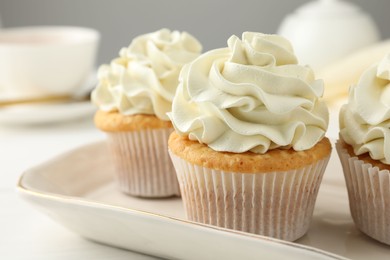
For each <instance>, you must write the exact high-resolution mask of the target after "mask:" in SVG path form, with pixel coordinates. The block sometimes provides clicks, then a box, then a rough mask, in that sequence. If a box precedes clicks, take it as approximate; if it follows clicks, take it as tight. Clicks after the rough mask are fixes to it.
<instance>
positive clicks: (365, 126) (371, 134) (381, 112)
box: [339, 54, 390, 164]
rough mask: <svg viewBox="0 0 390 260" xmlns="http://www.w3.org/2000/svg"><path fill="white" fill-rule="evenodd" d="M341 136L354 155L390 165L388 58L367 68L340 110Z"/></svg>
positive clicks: (389, 74)
mask: <svg viewBox="0 0 390 260" xmlns="http://www.w3.org/2000/svg"><path fill="white" fill-rule="evenodd" d="M339 120H340V135H341V137H342V138H343V140H344V141H345V142H346V143H347V144H349V145H351V146H352V147H353V150H354V153H355V154H356V155H361V154H364V153H369V155H370V157H371V158H372V159H374V160H379V161H381V162H382V163H385V164H390V54H388V55H386V56H385V57H384V58H383V59H382V60H381V61H380V62H379V63H378V64H375V65H373V66H371V67H370V68H368V69H367V70H366V71H365V72H364V73H363V74H362V76H361V77H360V79H359V82H358V83H357V85H355V86H352V87H351V88H350V90H349V96H348V103H347V104H345V105H343V107H342V108H341V110H340V117H339Z"/></svg>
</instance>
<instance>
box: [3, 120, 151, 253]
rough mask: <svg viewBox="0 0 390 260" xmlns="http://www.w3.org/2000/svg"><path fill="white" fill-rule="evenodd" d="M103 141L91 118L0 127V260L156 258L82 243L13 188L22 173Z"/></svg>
mask: <svg viewBox="0 0 390 260" xmlns="http://www.w3.org/2000/svg"><path fill="white" fill-rule="evenodd" d="M102 138H104V134H103V133H101V132H99V131H98V130H96V129H95V127H94V125H93V122H92V120H91V119H90V118H89V119H84V120H79V121H75V122H66V123H62V124H57V125H41V126H19V127H15V126H4V125H1V124H0V259H30V260H33V259H39V260H46V259H51V260H52V259H64V260H65V259H66V260H68V259H72V260H74V259H76V260H77V259H95V260H98V259H110V260H114V259H118V260H119V259H155V258H153V257H150V256H146V255H141V254H137V253H134V252H130V251H126V250H121V249H116V248H112V247H108V246H105V245H100V244H97V243H94V242H91V241H88V240H86V239H83V238H81V237H80V236H78V235H76V234H74V233H72V232H71V231H69V230H67V229H65V228H63V227H62V226H60V225H59V224H57V223H56V222H54V221H53V220H51V219H50V218H49V217H48V216H46V215H44V214H43V213H41V212H39V211H37V210H36V209H35V208H33V207H31V206H30V205H29V204H28V203H27V202H25V201H23V200H22V199H21V198H20V197H18V194H17V192H16V183H17V181H18V178H19V176H20V175H21V174H22V172H23V171H24V170H25V169H28V168H30V167H31V166H34V165H36V164H39V163H41V162H44V161H46V160H47V159H49V158H51V157H53V156H55V155H57V154H60V153H63V152H65V151H67V150H70V149H73V148H75V147H77V146H80V145H83V144H86V143H89V142H93V141H96V140H101V139H102Z"/></svg>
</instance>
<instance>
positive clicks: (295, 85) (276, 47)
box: [168, 32, 328, 153]
mask: <svg viewBox="0 0 390 260" xmlns="http://www.w3.org/2000/svg"><path fill="white" fill-rule="evenodd" d="M323 90H324V89H323V82H322V81H321V80H315V78H314V73H313V71H312V70H311V69H310V68H309V67H307V66H301V65H298V64H297V59H296V57H295V55H294V53H293V50H292V47H291V45H290V43H289V42H288V41H287V40H286V39H285V38H283V37H280V36H277V35H265V34H261V33H252V32H245V33H244V34H243V35H242V40H240V39H239V38H238V37H236V36H232V37H230V38H229V40H228V47H227V48H222V49H216V50H212V51H209V52H207V53H205V54H203V55H201V56H199V57H198V58H197V59H195V60H194V61H193V62H191V63H190V64H187V65H186V66H184V68H183V70H182V72H181V74H180V84H179V87H178V89H177V92H176V95H175V98H174V100H173V103H172V112H171V113H169V114H168V115H169V117H170V118H171V121H172V123H173V125H174V127H175V129H176V131H177V132H178V133H179V134H181V135H186V136H187V135H188V137H189V138H190V139H191V140H197V141H199V142H201V143H205V144H207V145H208V146H209V147H210V148H212V149H214V150H216V151H228V152H236V153H241V152H246V151H252V152H255V153H265V152H267V151H268V150H269V149H274V148H278V147H281V148H290V147H292V148H293V149H295V150H297V151H300V150H306V149H310V148H312V147H313V146H314V145H315V144H316V143H317V142H318V141H320V140H321V139H322V138H323V137H324V134H325V131H326V129H327V126H328V109H327V107H326V105H325V103H324V102H322V101H320V100H319V97H321V96H322V94H323Z"/></svg>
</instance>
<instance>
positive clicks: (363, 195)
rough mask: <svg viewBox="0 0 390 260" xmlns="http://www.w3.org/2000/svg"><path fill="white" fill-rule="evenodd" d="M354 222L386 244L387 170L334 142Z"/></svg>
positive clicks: (389, 239) (389, 214)
mask: <svg viewBox="0 0 390 260" xmlns="http://www.w3.org/2000/svg"><path fill="white" fill-rule="evenodd" d="M336 149H337V152H338V155H339V157H340V161H341V165H342V167H343V171H344V177H345V182H346V185H347V190H348V198H349V207H350V211H351V215H352V218H353V220H354V222H355V225H356V227H357V228H358V229H360V230H361V231H362V232H363V233H365V234H367V235H368V236H370V237H372V238H374V239H376V240H378V241H380V242H382V243H385V244H388V245H390V173H389V171H388V170H379V168H378V167H372V165H371V164H369V163H365V162H364V161H362V160H359V159H358V158H357V157H354V156H350V155H349V153H348V151H347V150H346V149H345V148H344V147H343V145H342V141H338V142H337V143H336Z"/></svg>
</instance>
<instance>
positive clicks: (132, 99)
mask: <svg viewBox="0 0 390 260" xmlns="http://www.w3.org/2000/svg"><path fill="white" fill-rule="evenodd" d="M201 50H202V46H201V44H200V43H199V42H198V41H197V40H196V39H195V38H194V37H193V36H191V35H190V34H188V33H186V32H182V33H180V32H178V31H172V32H171V31H169V30H168V29H162V30H159V31H156V32H153V33H149V34H145V35H141V36H139V37H137V38H135V39H134V40H133V41H132V42H131V44H130V45H129V47H128V48H122V49H121V50H120V52H119V57H118V58H115V59H113V60H112V61H111V63H110V65H107V64H104V65H102V66H100V68H99V70H98V79H99V83H98V85H97V87H96V88H95V90H94V91H93V92H92V101H93V103H95V104H96V105H97V106H98V107H99V109H100V110H103V111H118V112H119V113H121V114H123V115H135V114H147V115H156V116H157V117H158V118H159V119H161V120H169V118H168V116H167V114H166V113H167V112H169V111H171V106H172V99H173V96H174V94H175V91H176V88H177V85H178V83H179V81H178V77H179V73H180V70H181V68H182V67H183V65H184V64H185V63H188V62H190V61H192V60H193V59H195V58H196V57H198V56H199V54H200V53H201Z"/></svg>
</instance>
